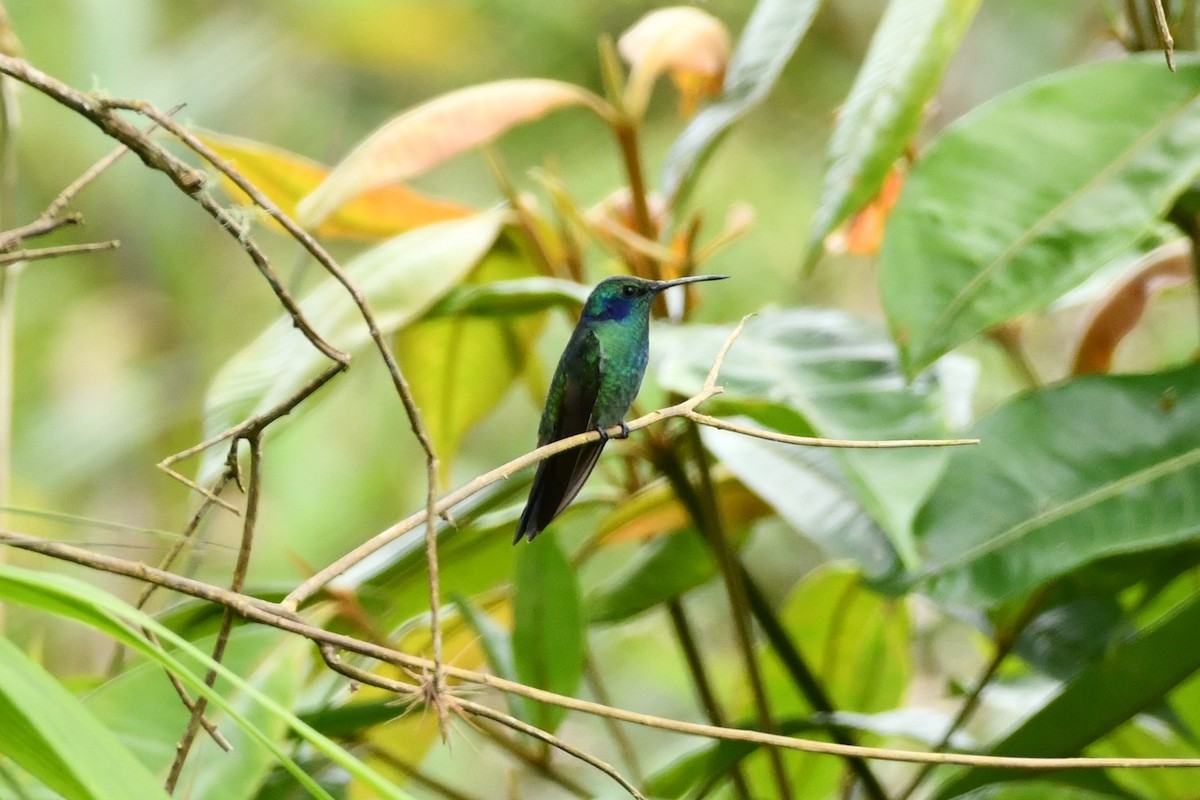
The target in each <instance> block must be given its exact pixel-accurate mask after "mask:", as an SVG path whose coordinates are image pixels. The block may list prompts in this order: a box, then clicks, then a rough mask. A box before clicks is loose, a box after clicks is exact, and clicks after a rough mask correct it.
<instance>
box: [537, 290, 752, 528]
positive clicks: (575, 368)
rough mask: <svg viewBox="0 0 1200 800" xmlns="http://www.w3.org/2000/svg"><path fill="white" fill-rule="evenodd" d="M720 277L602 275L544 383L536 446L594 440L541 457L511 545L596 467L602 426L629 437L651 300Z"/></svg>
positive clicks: (553, 513)
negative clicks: (581, 437) (593, 436)
mask: <svg viewBox="0 0 1200 800" xmlns="http://www.w3.org/2000/svg"><path fill="white" fill-rule="evenodd" d="M727 277H729V276H727V275H694V276H691V277H687V278H677V279H675V280H672V281H651V280H646V279H644V278H635V277H632V276H625V275H621V276H617V277H613V278H608V279H606V280H603V281H601V282H600V283H599V284H597V285H596V288H595V289H593V290H592V293H591V294H590V295H588V299H587V301H586V302H585V303H584V304H583V314H582V316H581V317H580V319H579V324H578V325H576V326H575V330H574V332H572V333H571V338H570V340H569V341H568V342H567V346H566V348H565V349H564V350H563V354H562V357H561V358H560V359H559V361H558V368H557V369H555V371H554V377H553V378H552V379H551V381H550V391H549V394H548V396H547V397H546V407H545V409H544V410H543V411H542V422H541V424H540V425H539V426H538V447H541V446H542V445H546V444H549V443H550V442H555V441H558V440H559V439H565V438H566V437H568V436H574V435H575V434H577V433H583V432H585V431H597V430H598V431H599V432H600V434H601V437H602V438H601V439H600V440H599V441H596V442H588V443H587V444H585V445H583V446H581V447H576V448H574V449H572V450H567V451H565V452H562V453H558V454H557V455H553V456H550V457H549V458H546V459H543V460H542V461H541V462H540V463H539V464H538V467H537V473H536V474H535V475H534V477H533V488H532V489H530V491H529V500H528V501H527V502H526V504H525V511H524V512H523V513H522V514H521V521H520V522H519V523H518V524H517V533H516V535H515V536H514V537H513V544H516V543H517V542H519V541H521V539H524V538H528V539H529V540H530V541H533V538H534V537H535V536H537V535H538V534H539V533H541V532H542V531H543V530H545V528H546V526H547V525H549V524H550V521H551V520H552V519H554V518H555V517H557V516H558V515H559V514H561V513H562V512H563V510H564V509H566V507H567V506H568V505H570V504H571V501H572V500H574V499H575V495H577V494H579V490H580V489H581V488H583V484H584V482H585V481H587V478H588V475H590V474H591V473H592V469H593V468H594V467H595V466H596V461H597V460H598V459H599V458H600V452H601V451H602V450H604V445H605V444H606V443H607V442H608V439H609V436H608V434H607V433H606V432H605V429H607V428H611V427H613V426H614V425H620V426H621V428H622V431H623V432H622V433H621V434H619V435H617V436H616V438H620V439H624V438H625V437H626V436H628V435H629V428H628V427H626V425H625V414H626V412H628V411H629V407H630V406H631V405H633V399H634V398H635V397H637V393H638V389H640V388H641V386H642V378H643V377H644V376H645V374H646V361H647V359H648V358H649V355H650V306H651V305H653V303H654V298H655V297H657V296H658V294H659V293H660V292H662V291H664V290H665V289H669V288H671V287H672V286H680V285H682V284H685V283H693V282H696V281H719V280H723V279H725V278H727Z"/></svg>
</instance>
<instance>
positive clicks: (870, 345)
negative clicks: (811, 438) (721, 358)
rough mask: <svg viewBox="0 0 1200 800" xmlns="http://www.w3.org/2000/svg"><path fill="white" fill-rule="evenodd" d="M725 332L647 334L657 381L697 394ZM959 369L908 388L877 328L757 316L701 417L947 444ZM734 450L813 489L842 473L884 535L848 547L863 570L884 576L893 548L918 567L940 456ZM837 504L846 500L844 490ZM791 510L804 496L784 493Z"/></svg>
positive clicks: (847, 320)
mask: <svg viewBox="0 0 1200 800" xmlns="http://www.w3.org/2000/svg"><path fill="white" fill-rule="evenodd" d="M729 332H730V329H729V328H725V327H698V326H687V327H685V328H668V327H665V326H662V327H660V328H658V329H656V330H655V333H654V339H655V346H656V347H660V348H662V350H663V352H664V353H665V356H664V358H663V361H662V366H661V369H660V370H659V381H660V382H661V383H662V384H663V385H664V386H666V387H668V388H670V389H673V390H675V391H678V392H680V393H683V394H689V395H690V394H691V393H693V392H695V391H696V390H697V389H699V387H700V385H701V383H702V381H703V379H704V376H705V375H706V374H707V372H708V370H709V368H710V366H711V364H712V361H713V358H714V357H715V355H716V353H717V351H718V349H719V348H720V346H721V344H722V342H723V341H724V340H725V338H726V337H727V336H728V335H729ZM961 363H962V362H961V361H957V362H946V363H945V364H944V365H939V369H938V370H935V371H933V372H934V373H936V374H928V375H925V376H922V377H921V379H919V380H917V381H914V382H912V383H911V384H907V383H906V382H905V380H904V378H903V376H902V375H901V373H900V369H899V364H898V359H897V355H896V349H895V346H894V345H893V344H892V343H891V342H890V341H889V340H888V339H887V337H886V335H885V334H884V333H883V331H882V330H880V329H879V328H878V327H877V326H875V325H873V324H871V323H868V322H865V321H862V320H859V319H856V318H854V317H851V316H849V315H847V314H843V313H841V312H837V311H823V310H814V309H794V310H786V311H784V310H772V311H766V312H764V313H762V314H760V315H758V316H757V317H755V318H754V319H752V320H750V321H749V322H748V323H747V325H746V328H745V330H744V331H743V332H742V335H741V337H740V338H739V339H738V341H737V342H736V343H735V344H734V346H733V349H732V350H731V351H730V352H729V355H728V357H727V358H726V360H725V363H724V365H723V367H722V369H721V376H720V380H719V383H720V384H721V385H722V386H724V387H725V393H724V394H722V395H720V396H719V397H718V398H715V399H714V400H713V401H711V402H710V403H709V404H707V405H706V406H704V407H702V409H701V410H703V411H708V412H710V413H713V414H717V415H728V414H744V415H747V416H750V417H753V418H755V419H756V420H758V422H759V424H761V425H763V426H765V427H771V428H774V429H776V430H779V431H782V432H784V433H793V434H800V435H814V434H815V435H820V436H827V437H831V438H840V439H876V438H879V439H898V438H925V437H931V438H937V437H940V436H944V435H945V432H946V423H945V418H946V417H947V416H949V415H950V410H949V409H950V408H952V407H954V406H961V405H966V404H969V397H970V392H971V383H972V382H971V381H970V380H951V379H950V378H951V376H952V374H953V369H952V367H953V368H956V367H957V365H958V364H961ZM955 413H956V415H958V416H961V414H960V413H958V412H955ZM739 447H740V448H741V449H743V450H745V451H746V452H748V453H753V454H755V455H757V454H758V453H760V452H761V453H764V454H770V453H776V454H778V455H777V456H775V457H774V458H772V461H777V460H778V459H780V458H783V459H786V460H788V461H791V462H792V463H794V464H795V465H796V468H799V467H800V466H801V465H802V464H811V465H812V466H811V467H810V469H812V470H815V471H816V475H817V476H818V477H819V479H820V481H821V482H826V483H828V482H830V480H831V478H832V477H833V476H835V474H836V472H835V471H836V470H838V469H841V470H842V471H843V472H844V475H845V478H846V479H847V480H849V482H850V484H851V486H852V487H853V489H854V496H856V498H857V500H858V502H859V503H860V504H862V506H863V507H864V508H866V509H867V511H868V512H869V513H870V514H871V515H872V516H873V517H874V518H875V520H876V521H877V522H878V524H879V525H880V526H881V527H882V529H883V530H884V531H885V532H886V533H887V537H884V538H883V542H882V543H880V542H879V538H880V537H878V536H877V535H874V534H868V533H866V532H863V538H862V540H861V541H859V542H858V545H859V546H862V547H864V548H865V549H864V550H863V552H862V554H861V561H862V562H863V563H864V564H866V565H869V566H868V572H870V573H871V574H873V575H880V574H882V573H883V572H885V571H887V570H888V569H889V568H890V566H889V564H890V562H891V561H892V560H893V559H894V556H889V555H888V554H887V552H886V551H887V550H889V549H892V548H894V549H895V550H896V551H897V552H898V553H899V555H900V557H901V559H902V560H903V562H904V563H905V564H907V565H910V566H911V565H913V564H915V563H916V549H915V546H914V545H913V542H912V540H911V536H910V524H911V518H912V515H913V514H914V513H915V511H916V508H917V506H918V505H919V504H920V501H921V499H922V498H923V497H924V496H925V494H926V493H927V492H928V491H929V489H930V488H931V487H932V485H933V482H934V481H935V480H936V478H937V476H938V474H939V472H940V470H941V468H942V466H943V464H944V463H945V459H946V452H945V451H944V450H941V449H922V450H913V449H908V450H890V451H883V450H874V451H862V450H837V451H818V450H816V449H813V448H805V447H794V448H791V449H790V450H789V451H788V452H787V453H785V452H784V450H783V449H776V448H772V447H770V445H769V443H759V444H751V443H743V444H742V445H739ZM831 453H832V455H831ZM729 466H730V468H731V469H733V470H734V471H735V473H737V475H738V477H739V478H740V479H741V480H742V481H743V482H745V483H746V484H747V485H748V486H750V487H751V488H752V489H755V490H756V491H757V488H756V485H755V480H756V479H757V480H758V481H759V482H762V481H771V480H772V478H771V476H769V475H767V474H765V473H766V472H767V470H757V469H752V467H753V464H752V462H751V463H750V464H745V463H743V465H742V467H741V469H739V468H738V467H736V466H735V465H734V464H730V465H729ZM750 473H754V474H750ZM830 485H832V484H830ZM843 494H844V495H847V496H848V493H846V492H845V491H844V490H843ZM764 499H766V500H767V501H768V502H772V501H771V499H770V498H767V497H764ZM790 500H791V504H792V505H795V506H797V511H798V512H801V513H804V512H803V509H802V508H800V505H801V504H803V503H804V502H805V498H804V497H803V496H801V495H800V493H799V492H796V491H795V490H791V492H790ZM776 507H777V508H778V506H776ZM847 518H848V517H847ZM823 527H824V528H825V529H828V528H829V526H828V525H824V526H823ZM889 538H890V540H891V543H892V544H891V545H890V546H889V545H888V544H887V539H889ZM840 552H842V553H843V554H846V553H845V550H842V551H840Z"/></svg>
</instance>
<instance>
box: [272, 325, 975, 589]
mask: <svg viewBox="0 0 1200 800" xmlns="http://www.w3.org/2000/svg"><path fill="white" fill-rule="evenodd" d="M748 319H749V317H746V318H744V319H742V321H741V322H740V323H739V324H738V326H737V327H736V328H735V329H734V330H733V332H732V333H731V334H730V335H729V338H727V339H726V340H725V344H724V345H723V346H722V347H721V350H720V352H718V353H717V356H716V358H715V359H714V361H713V365H712V369H710V370H709V373H708V376H707V377H706V378H705V379H704V385H703V386H702V387H701V388H700V391H698V392H697V393H696V394H694V395H693V396H692V397H690V398H688V399H687V400H685V401H683V402H682V403H677V404H676V405H673V406H670V407H668V408H662V409H659V410H657V411H652V412H650V413H649V414H645V415H643V416H641V417H638V418H637V419H635V420H632V421H631V422H629V423H627V424H625V425H623V426H619V425H614V426H612V428H610V429H609V430H607V431H605V432H604V433H605V434H607V435H609V436H616V435H620V434H621V433H625V432H628V431H636V430H640V429H641V428H645V427H648V426H650V425H653V424H655V423H657V422H660V421H662V420H665V419H671V418H673V417H684V418H686V419H691V420H693V421H695V422H697V423H699V424H701V425H708V426H710V427H715V428H720V429H722V430H731V431H735V432H737V433H743V434H746V435H748V436H756V437H758V438H760V439H767V440H770V441H776V442H784V443H787V444H803V445H810V446H815V447H868V448H891V447H938V446H948V445H969V444H977V443H978V440H977V439H906V440H901V441H850V440H844V439H818V438H814V437H807V436H788V435H785V434H779V433H773V432H771V431H764V430H758V429H754V428H746V427H744V426H741V425H736V424H733V423H729V422H726V421H724V420H720V419H717V418H715V417H710V416H707V415H705V414H700V413H697V412H696V410H695V409H696V407H697V406H699V405H700V404H701V403H703V402H704V401H705V400H707V399H709V398H710V397H712V396H713V395H717V394H720V393H721V392H722V391H723V390H722V388H721V387H720V386H717V385H716V381H717V375H718V374H719V373H720V369H721V365H722V364H724V362H725V358H726V356H728V354H729V349H730V348H731V347H732V346H733V343H734V341H736V339H737V337H738V335H739V334H740V333H741V331H742V329H743V327H744V326H745V324H746V321H747V320H748ZM602 436H603V434H601V433H599V432H597V431H588V432H587V433H579V434H576V435H575V436H569V437H567V438H566V439H560V440H559V441H557V442H551V443H550V444H548V445H544V446H542V447H539V448H537V449H535V450H532V451H530V452H528V453H526V454H525V455H522V456H518V457H517V458H514V459H513V460H512V461H509V462H508V463H506V464H502V465H501V466H499V467H496V468H495V469H493V470H491V471H490V472H487V473H484V474H483V475H480V476H479V477H477V478H475V479H474V480H472V481H471V482H469V483H467V484H466V485H464V486H461V487H459V488H458V489H456V490H454V491H453V492H451V493H449V494H447V495H446V496H444V497H443V498H442V499H441V500H439V501H438V502H437V503H436V504H435V505H434V507H433V513H432V514H431V513H430V512H429V510H428V509H426V510H425V511H419V512H417V513H415V514H413V515H411V516H409V517H407V518H406V519H403V520H401V521H400V522H397V523H396V524H395V525H392V526H391V527H389V528H387V529H386V530H384V531H382V532H380V533H378V534H376V535H375V536H373V537H371V538H370V539H368V540H367V541H366V542H363V543H362V544H361V545H359V546H358V547H356V548H354V549H353V550H351V551H350V552H349V553H347V554H346V555H344V556H342V557H341V558H339V559H337V560H336V561H334V562H333V563H332V564H329V565H328V566H326V567H324V568H323V569H321V570H319V571H318V572H317V573H316V574H314V575H312V576H310V577H309V578H308V579H307V580H305V581H304V582H303V583H301V584H300V585H299V586H297V587H296V588H295V589H293V590H292V591H291V592H289V593H288V595H287V597H285V598H284V599H283V603H282V606H283V607H284V608H286V609H287V610H289V611H293V612H294V611H295V610H296V609H298V608H299V607H300V604H301V603H303V602H304V601H306V600H308V599H309V598H310V597H312V596H313V595H314V594H316V593H317V592H319V591H320V590H321V589H322V588H323V587H324V586H325V585H326V584H328V583H329V582H330V581H332V580H334V579H335V578H337V577H338V576H339V575H341V574H342V573H343V572H345V571H346V570H348V569H350V568H351V567H352V566H354V565H355V564H357V563H359V562H360V561H362V560H363V559H365V558H367V557H368V556H370V555H371V554H372V553H374V552H375V551H377V550H379V549H380V548H381V547H383V546H384V545H386V544H388V543H389V542H392V541H394V540H395V539H397V538H399V537H400V536H403V535H404V534H406V533H408V532H409V531H411V530H413V529H414V528H416V527H417V526H418V525H421V524H422V523H425V524H427V525H428V524H429V523H430V521H431V520H432V519H433V517H434V516H435V515H436V514H441V513H444V512H445V511H448V510H449V509H451V508H452V507H454V506H455V505H457V504H459V503H461V502H462V501H463V500H466V499H467V498H468V497H471V496H472V495H474V494H475V493H477V492H479V491H481V490H483V489H485V488H487V487H488V486H490V485H492V484H493V483H496V482H498V481H501V480H505V479H507V478H508V477H509V476H510V475H512V474H513V473H515V472H517V471H519V470H521V469H524V468H525V467H527V466H530V465H531V464H536V463H537V462H538V461H541V460H542V459H543V458H548V457H550V456H552V455H554V454H556V453H561V452H563V451H565V450H570V449H572V448H574V447H580V446H581V445H584V444H587V443H588V442H595V441H599V440H600V439H601V437H602Z"/></svg>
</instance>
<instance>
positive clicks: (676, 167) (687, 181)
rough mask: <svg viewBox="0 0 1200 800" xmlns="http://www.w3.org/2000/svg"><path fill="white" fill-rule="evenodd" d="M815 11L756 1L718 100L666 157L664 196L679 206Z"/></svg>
mask: <svg viewBox="0 0 1200 800" xmlns="http://www.w3.org/2000/svg"><path fill="white" fill-rule="evenodd" d="M820 6H821V0H759V2H758V4H757V5H756V6H755V7H754V12H753V13H752V14H751V15H750V19H749V21H747V22H746V28H745V30H743V31H742V35H741V37H740V38H739V39H738V43H737V46H736V47H735V48H734V51H733V55H732V56H731V57H730V59H729V66H728V67H727V68H726V70H725V85H724V87H723V89H722V91H721V95H720V96H719V97H718V98H717V99H716V101H715V102H713V103H712V104H711V105H709V106H707V107H706V108H705V109H704V110H703V111H701V112H700V113H699V114H697V115H696V116H695V118H694V119H692V121H691V123H689V124H688V126H687V127H686V128H684V130H683V133H681V134H680V135H679V138H678V139H676V140H675V143H674V144H673V145H671V150H670V152H669V153H667V160H666V163H665V164H664V165H663V175H662V193H663V195H664V196H666V197H669V198H677V200H678V201H682V199H683V198H684V197H685V196H686V195H687V193H688V191H689V190H690V188H691V185H692V183H693V182H694V181H695V179H696V175H697V173H698V172H699V170H700V168H701V166H702V165H703V164H704V161H705V159H707V158H708V156H709V154H711V153H712V151H713V149H714V148H715V147H716V146H717V143H718V142H720V141H721V139H722V138H723V137H724V136H725V134H726V133H727V132H728V131H729V128H730V127H731V126H732V125H733V124H734V123H735V122H737V121H738V120H739V119H741V118H742V117H743V116H745V114H746V112H748V111H749V110H750V109H752V108H753V107H754V106H756V105H758V104H759V103H760V102H761V101H762V100H763V98H764V97H766V96H767V93H768V92H770V91H771V87H772V86H774V85H775V81H777V80H778V79H779V74H780V73H781V72H783V68H784V66H785V65H786V64H787V62H788V61H789V60H790V59H791V57H792V53H794V52H795V50H796V45H798V44H799V43H800V39H801V38H802V37H803V36H804V33H805V31H807V30H808V26H809V24H810V23H811V22H812V19H813V17H814V16H816V13H817V9H818V8H820Z"/></svg>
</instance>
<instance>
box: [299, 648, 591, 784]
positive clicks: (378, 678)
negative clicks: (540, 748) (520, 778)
mask: <svg viewBox="0 0 1200 800" xmlns="http://www.w3.org/2000/svg"><path fill="white" fill-rule="evenodd" d="M317 648H318V650H319V651H320V653H321V658H322V660H324V662H325V664H326V665H327V666H328V667H329V668H330V669H332V670H333V671H334V672H337V673H339V674H341V675H345V676H346V677H347V678H349V679H350V680H352V681H354V682H356V683H360V684H363V685H365V686H374V687H376V688H379V689H383V690H385V691H389V692H393V693H395V694H398V695H401V696H402V697H403V700H402V701H401V702H402V703H414V702H419V701H421V700H424V701H425V702H427V703H428V702H432V700H433V698H432V696H431V695H430V692H429V691H428V686H429V684H428V683H427V682H426V683H425V684H424V685H423V686H418V685H416V684H412V683H405V682H403V681H397V680H395V679H393V678H387V677H384V676H382V675H376V674H375V673H372V672H368V671H366V670H364V669H360V668H359V667H356V666H354V665H353V664H349V663H347V662H346V661H344V660H343V659H342V657H341V656H340V655H339V654H338V648H337V647H334V646H333V645H331V644H318V645H317ZM442 697H445V695H444V694H443V695H442ZM454 702H458V701H457V700H456V701H454ZM482 732H483V733H484V734H485V735H488V737H489V739H492V741H494V742H495V743H496V744H498V745H500V746H501V747H502V748H504V749H505V750H506V751H507V752H509V753H510V754H512V755H514V756H516V757H517V758H518V759H520V760H521V761H522V763H524V764H525V765H526V766H528V767H531V768H533V769H535V770H537V771H538V772H539V774H541V775H542V776H544V777H546V778H547V779H549V780H551V781H554V782H555V783H558V784H559V785H560V786H562V787H563V788H564V789H566V790H567V791H569V792H572V793H573V794H577V795H578V796H580V797H588V796H590V795H589V794H588V792H587V791H586V790H584V789H583V788H582V787H579V786H577V785H575V784H574V783H572V782H570V781H568V780H566V779H565V778H563V777H562V776H560V775H558V774H557V773H556V772H554V771H553V770H551V769H550V768H549V765H547V764H546V763H544V762H542V761H541V760H539V759H538V758H536V757H535V756H533V755H532V754H530V753H528V752H527V751H526V750H525V749H524V748H521V747H518V746H517V745H515V744H514V743H513V742H510V741H508V740H507V739H505V738H503V737H496V738H492V737H491V735H490V732H489V731H486V730H483V731H482Z"/></svg>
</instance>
